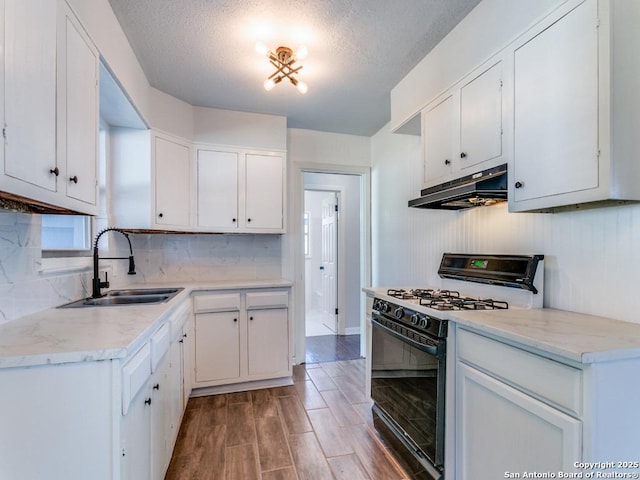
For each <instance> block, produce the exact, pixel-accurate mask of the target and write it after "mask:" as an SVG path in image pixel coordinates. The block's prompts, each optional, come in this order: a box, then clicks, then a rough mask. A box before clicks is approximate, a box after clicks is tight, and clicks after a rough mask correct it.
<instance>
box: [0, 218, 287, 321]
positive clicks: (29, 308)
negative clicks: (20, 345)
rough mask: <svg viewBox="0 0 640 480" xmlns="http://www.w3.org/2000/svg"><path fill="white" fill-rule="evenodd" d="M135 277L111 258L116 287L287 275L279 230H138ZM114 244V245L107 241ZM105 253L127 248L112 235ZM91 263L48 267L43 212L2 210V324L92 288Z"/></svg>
mask: <svg viewBox="0 0 640 480" xmlns="http://www.w3.org/2000/svg"><path fill="white" fill-rule="evenodd" d="M131 238H132V244H133V249H134V256H135V259H136V271H137V274H136V275H135V276H129V275H126V272H127V266H128V265H127V262H124V261H104V262H101V264H100V265H101V270H104V269H105V268H106V269H107V270H108V271H109V281H110V282H111V287H112V288H113V287H116V288H117V287H122V286H125V285H128V284H131V283H146V282H150V283H152V282H194V281H217V280H264V279H270V278H280V277H281V276H282V240H281V236H280V235H167V234H154V235H150V234H135V235H132V237H131ZM107 244H108V246H107ZM100 246H101V250H100V253H101V255H104V256H120V255H125V254H128V252H127V250H128V246H127V243H126V240H125V239H124V238H122V237H121V236H120V235H110V236H109V240H107V242H105V245H104V246H103V240H101V241H100ZM91 277H92V272H91V269H90V268H85V269H82V270H67V271H65V270H61V269H56V270H55V271H53V270H49V271H46V270H43V268H42V253H41V216H40V215H29V214H24V213H16V212H12V211H8V210H0V323H4V322H8V321H10V320H14V319H16V318H18V317H21V316H24V315H28V314H30V313H35V312H38V311H41V310H45V309H47V308H51V307H54V306H57V305H61V304H63V303H66V302H69V301H72V300H76V299H78V298H82V297H83V296H87V295H88V294H89V293H90V292H91Z"/></svg>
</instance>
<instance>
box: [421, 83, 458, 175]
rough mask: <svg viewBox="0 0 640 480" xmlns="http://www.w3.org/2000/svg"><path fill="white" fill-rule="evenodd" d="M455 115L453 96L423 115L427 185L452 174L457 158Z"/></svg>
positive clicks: (426, 110) (447, 97)
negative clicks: (455, 158) (454, 160)
mask: <svg viewBox="0 0 640 480" xmlns="http://www.w3.org/2000/svg"><path fill="white" fill-rule="evenodd" d="M454 115H455V104H454V98H453V95H447V96H446V97H445V99H444V100H442V101H441V102H439V103H436V104H435V105H434V106H433V107H432V108H428V109H425V111H424V112H423V113H422V128H423V130H422V141H423V146H424V183H425V184H428V183H429V182H430V181H433V180H438V179H442V178H444V177H446V176H447V175H449V174H450V173H451V172H452V168H453V158H454V157H455V135H454V131H455V130H454Z"/></svg>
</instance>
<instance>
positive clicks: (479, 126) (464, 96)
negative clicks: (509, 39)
mask: <svg viewBox="0 0 640 480" xmlns="http://www.w3.org/2000/svg"><path fill="white" fill-rule="evenodd" d="M501 155H502V64H501V63H498V64H496V65H494V66H492V67H491V68H490V69H489V70H487V71H485V72H484V73H482V74H481V75H479V76H478V77H476V78H474V79H473V80H471V81H470V82H469V83H467V84H466V85H465V86H463V87H462V88H461V90H460V168H461V169H464V168H467V167H471V166H474V165H477V164H479V163H481V162H484V161H485V160H491V159H492V158H496V157H499V156H501Z"/></svg>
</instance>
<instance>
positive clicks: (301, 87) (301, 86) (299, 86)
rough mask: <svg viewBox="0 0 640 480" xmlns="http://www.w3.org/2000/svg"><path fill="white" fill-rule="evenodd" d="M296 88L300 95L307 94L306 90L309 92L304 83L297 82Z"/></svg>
mask: <svg viewBox="0 0 640 480" xmlns="http://www.w3.org/2000/svg"><path fill="white" fill-rule="evenodd" d="M296 88H297V89H298V91H299V92H300V93H302V94H305V93H307V90H309V87H307V84H306V83H304V82H298V84H297V85H296Z"/></svg>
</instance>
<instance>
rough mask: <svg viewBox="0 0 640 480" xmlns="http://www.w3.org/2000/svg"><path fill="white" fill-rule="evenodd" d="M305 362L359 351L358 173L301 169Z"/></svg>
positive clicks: (352, 355) (342, 357)
mask: <svg viewBox="0 0 640 480" xmlns="http://www.w3.org/2000/svg"><path fill="white" fill-rule="evenodd" d="M303 180H304V182H303V186H304V189H303V198H304V202H303V209H302V210H303V211H302V212H301V213H302V217H303V225H302V233H303V244H304V247H303V251H304V258H303V260H302V261H303V269H304V292H305V293H304V319H305V321H304V335H305V344H306V348H305V360H306V362H307V363H315V362H320V361H334V360H347V359H353V358H359V357H360V353H361V349H360V347H361V345H360V342H361V335H360V334H361V322H360V317H361V305H360V298H361V285H362V281H361V267H362V265H361V264H362V255H361V249H362V241H361V240H362V230H363V228H362V227H363V225H362V220H361V217H362V215H361V208H362V200H361V197H362V177H361V175H354V174H346V173H345V174H339V173H324V172H303Z"/></svg>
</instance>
